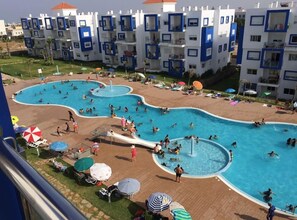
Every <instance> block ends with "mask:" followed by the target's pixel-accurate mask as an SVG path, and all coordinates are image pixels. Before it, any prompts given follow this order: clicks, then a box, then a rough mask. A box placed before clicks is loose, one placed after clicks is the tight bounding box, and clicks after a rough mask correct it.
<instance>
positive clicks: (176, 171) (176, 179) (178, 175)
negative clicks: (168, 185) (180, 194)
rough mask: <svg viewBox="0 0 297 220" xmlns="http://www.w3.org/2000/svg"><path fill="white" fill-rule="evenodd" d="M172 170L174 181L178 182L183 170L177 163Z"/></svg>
mask: <svg viewBox="0 0 297 220" xmlns="http://www.w3.org/2000/svg"><path fill="white" fill-rule="evenodd" d="M174 172H175V177H176V178H175V182H179V183H180V177H181V175H182V174H183V172H184V170H183V168H182V167H180V165H179V164H178V165H177V166H176V167H175V168H174Z"/></svg>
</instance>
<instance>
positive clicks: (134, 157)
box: [131, 144, 136, 162]
mask: <svg viewBox="0 0 297 220" xmlns="http://www.w3.org/2000/svg"><path fill="white" fill-rule="evenodd" d="M135 160H136V148H135V145H134V144H133V145H132V146H131V162H134V161H135Z"/></svg>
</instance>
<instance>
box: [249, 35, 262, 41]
mask: <svg viewBox="0 0 297 220" xmlns="http://www.w3.org/2000/svg"><path fill="white" fill-rule="evenodd" d="M250 41H256V42H261V35H251V37H250Z"/></svg>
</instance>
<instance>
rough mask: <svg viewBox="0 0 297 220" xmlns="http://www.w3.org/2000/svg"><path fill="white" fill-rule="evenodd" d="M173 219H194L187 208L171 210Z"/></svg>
mask: <svg viewBox="0 0 297 220" xmlns="http://www.w3.org/2000/svg"><path fill="white" fill-rule="evenodd" d="M171 213H172V215H173V220H192V217H191V215H190V214H189V213H188V212H187V211H186V210H185V209H181V208H179V209H174V210H172V211H171Z"/></svg>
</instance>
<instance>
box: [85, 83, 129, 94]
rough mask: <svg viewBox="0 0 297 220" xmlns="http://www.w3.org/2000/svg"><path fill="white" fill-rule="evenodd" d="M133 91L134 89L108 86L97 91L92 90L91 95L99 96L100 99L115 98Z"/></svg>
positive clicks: (96, 89)
mask: <svg viewBox="0 0 297 220" xmlns="http://www.w3.org/2000/svg"><path fill="white" fill-rule="evenodd" d="M131 91H132V89H131V88H130V87H127V86H117V85H106V86H102V87H98V88H95V89H91V90H90V93H91V94H92V95H94V96H99V97H114V96H121V95H126V94H128V93H130V92H131Z"/></svg>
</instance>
